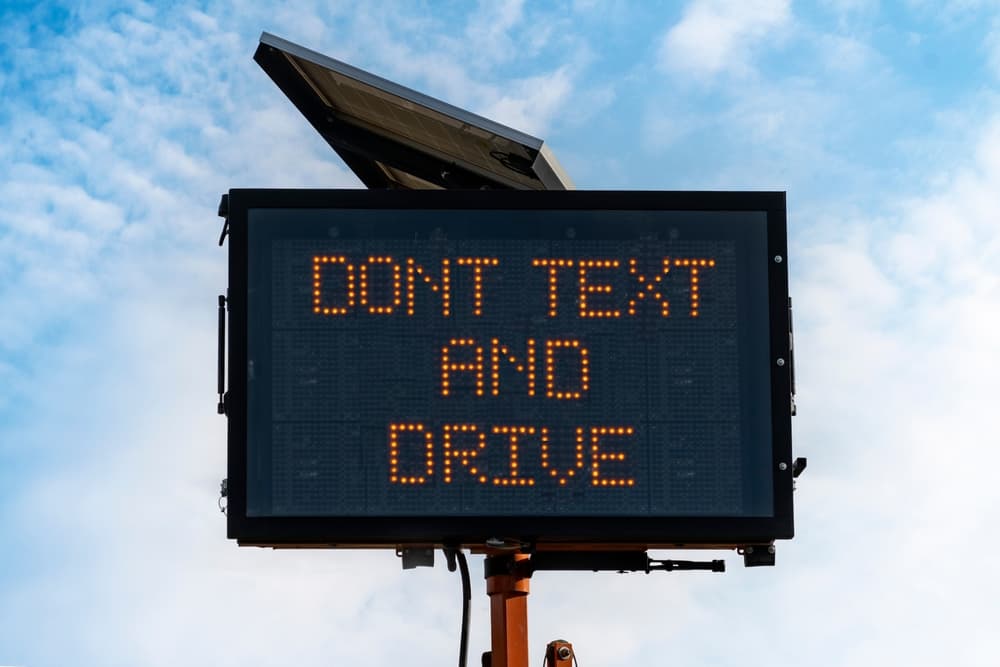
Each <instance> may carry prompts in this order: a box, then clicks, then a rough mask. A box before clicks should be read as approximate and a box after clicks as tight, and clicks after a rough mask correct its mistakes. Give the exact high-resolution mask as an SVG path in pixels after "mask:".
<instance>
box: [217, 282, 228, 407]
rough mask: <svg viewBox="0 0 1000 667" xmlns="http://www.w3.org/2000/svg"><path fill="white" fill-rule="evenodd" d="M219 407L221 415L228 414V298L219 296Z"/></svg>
mask: <svg viewBox="0 0 1000 667" xmlns="http://www.w3.org/2000/svg"><path fill="white" fill-rule="evenodd" d="M218 380H219V386H218V389H219V405H218V406H217V408H216V409H217V410H218V411H219V414H220V415H224V414H226V297H224V296H222V295H221V294H220V295H219V378H218Z"/></svg>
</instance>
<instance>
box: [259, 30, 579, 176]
mask: <svg viewBox="0 0 1000 667" xmlns="http://www.w3.org/2000/svg"><path fill="white" fill-rule="evenodd" d="M254 60H256V61H257V63H258V64H259V65H260V66H261V67H262V68H263V69H264V71H265V72H267V74H268V76H270V77H271V79H272V80H273V81H274V82H275V83H276V84H277V85H278V87H279V88H281V90H282V91H283V92H284V93H285V95H287V96H288V98H289V99H290V100H291V101H292V103H293V104H295V106H296V107H297V108H298V109H299V111H300V112H302V114H303V115H304V116H305V117H306V119H307V120H308V121H309V122H310V123H311V124H312V125H313V127H315V128H316V130H317V131H318V132H319V133H320V134H321V135H322V136H323V138H324V139H325V140H326V141H327V143H328V144H330V146H331V147H332V148H333V149H334V150H335V151H336V152H337V154H338V155H340V156H341V158H343V160H344V162H345V163H346V164H347V165H348V166H349V167H350V168H351V169H352V170H353V171H354V172H355V174H357V175H358V177H359V178H360V179H361V181H362V182H363V183H364V184H365V185H366V186H368V187H369V188H393V189H518V190H568V189H572V188H573V185H572V182H571V181H570V179H569V177H568V176H567V175H566V174H565V172H564V171H563V169H562V167H561V166H560V165H559V162H558V161H557V160H556V158H555V156H554V155H553V154H552V152H551V151H550V150H549V148H548V147H547V146H546V145H545V143H544V142H543V141H542V140H541V139H538V138H536V137H533V136H531V135H529V134H525V133H524V132H520V131H518V130H515V129H513V128H510V127H507V126H505V125H501V124H500V123H497V122H494V121H492V120H489V119H487V118H483V117H482V116H477V115H476V114H473V113H471V112H469V111H466V110H464V109H461V108H459V107H456V106H453V105H450V104H448V103H446V102H442V101H441V100H437V99H435V98H433V97H429V96H427V95H424V94H422V93H419V92H417V91H414V90H411V89H409V88H406V87H404V86H401V85H399V84H397V83H394V82H392V81H389V80H387V79H383V78H380V77H378V76H375V75H374V74H371V73H369V72H365V71H364V70H361V69H358V68H356V67H353V66H351V65H348V64H347V63H343V62H340V61H338V60H334V59H333V58H329V57H327V56H324V55H322V54H320V53H316V52H315V51H310V50H309V49H306V48H304V47H301V46H299V45H297V44H294V43H292V42H289V41H287V40H284V39H281V38H280V37H275V36H274V35H270V34H268V33H264V34H263V35H261V38H260V45H259V46H258V48H257V52H256V53H255V54H254Z"/></svg>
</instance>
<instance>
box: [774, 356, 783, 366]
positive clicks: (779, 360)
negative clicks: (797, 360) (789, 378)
mask: <svg viewBox="0 0 1000 667" xmlns="http://www.w3.org/2000/svg"><path fill="white" fill-rule="evenodd" d="M775 363H776V364H778V365H779V366H784V365H785V360H784V359H782V358H781V357H778V360H777V361H776V362H775Z"/></svg>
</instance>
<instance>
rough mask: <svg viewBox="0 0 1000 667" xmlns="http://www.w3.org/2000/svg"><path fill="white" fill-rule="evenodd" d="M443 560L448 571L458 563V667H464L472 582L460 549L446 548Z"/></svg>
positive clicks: (451, 570)
mask: <svg viewBox="0 0 1000 667" xmlns="http://www.w3.org/2000/svg"><path fill="white" fill-rule="evenodd" d="M444 555H445V558H446V559H447V560H448V570H449V571H450V572H454V571H455V561H458V570H459V574H461V576H462V634H461V636H460V638H459V643H458V667H466V662H467V661H468V656H469V614H470V611H471V608H472V582H471V581H470V579H469V562H468V561H467V560H466V559H465V554H464V553H462V550H461V549H456V548H453V547H446V548H445V550H444Z"/></svg>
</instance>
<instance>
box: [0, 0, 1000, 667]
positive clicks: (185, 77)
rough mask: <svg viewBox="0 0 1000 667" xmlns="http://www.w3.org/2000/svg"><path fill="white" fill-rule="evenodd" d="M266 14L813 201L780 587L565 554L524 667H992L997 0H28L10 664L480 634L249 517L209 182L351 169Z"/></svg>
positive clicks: (14, 334)
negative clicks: (557, 666) (234, 537)
mask: <svg viewBox="0 0 1000 667" xmlns="http://www.w3.org/2000/svg"><path fill="white" fill-rule="evenodd" d="M265 30H266V31H268V32H271V33H274V34H277V35H280V36H282V37H285V38H287V39H290V40H292V41H294V42H297V43H299V44H302V45H304V46H307V47H309V48H312V49H315V50H318V51H320V52H323V53H326V54H328V55H331V56H333V57H336V58H339V59H341V60H344V61H347V62H349V63H351V64H354V65H356V66H358V67H361V68H364V69H367V70H369V71H372V72H374V73H377V74H379V75H382V76H385V77H387V78H390V79H393V80H395V81H398V82H400V83H403V84H405V85H408V86H410V87H412V88H415V89H417V90H421V91H423V92H426V93H429V94H431V95H434V96H436V97H439V98H442V99H444V100H446V101H448V102H451V103H453V104H456V105H458V106H462V107H465V108H469V109H471V110H473V111H475V112H478V113H480V114H483V115H485V116H487V117H490V118H493V119H495V120H497V121H500V122H503V123H506V124H508V125H511V126H513V127H516V128H519V129H521V130H524V131H527V132H530V133H533V134H536V135H538V136H541V137H543V138H544V139H545V140H546V141H547V142H548V143H549V145H550V146H551V147H552V148H553V150H554V151H555V153H556V154H557V155H558V156H559V158H560V160H561V162H562V163H563V166H564V167H565V168H566V170H567V171H568V172H569V173H570V175H571V176H572V177H573V179H574V180H575V182H576V183H577V185H578V186H579V187H581V188H588V189H598V188H615V189H630V188H634V189H678V190H680V189H777V190H786V191H787V192H788V203H789V233H790V248H789V266H790V271H791V290H792V294H793V296H794V298H795V303H796V343H797V365H798V380H799V382H798V389H799V400H798V404H799V416H798V417H797V418H796V419H795V422H794V429H795V448H796V454H797V455H800V456H808V457H809V461H810V466H809V470H808V472H807V473H806V475H805V476H804V477H803V478H801V479H800V483H799V490H798V491H797V493H796V503H797V507H796V514H797V531H798V534H797V537H796V538H795V540H793V541H791V542H787V543H782V544H780V545H779V551H778V563H779V566H778V567H776V568H771V569H753V570H744V569H743V568H742V567H739V566H738V565H739V561H738V559H737V558H736V557H735V555H731V556H730V557H729V558H728V561H729V565H730V572H728V573H727V574H725V575H721V576H720V575H704V576H699V575H691V576H682V575H676V574H674V575H661V576H645V575H632V576H617V575H611V574H606V575H572V574H549V573H543V574H539V575H538V576H536V578H535V579H534V581H533V583H532V587H533V593H532V597H531V602H530V615H531V637H532V639H531V645H532V649H533V651H532V658H531V659H532V661H536V660H537V661H540V660H541V649H542V647H543V646H544V644H545V643H546V642H547V641H548V640H550V639H554V638H557V637H564V638H566V639H568V640H570V641H572V642H573V643H574V645H575V646H576V648H577V651H578V654H579V656H580V661H581V662H582V663H583V664H584V665H595V664H600V665H605V666H607V667H613V666H615V665H626V664H634V663H635V661H642V662H665V661H670V662H674V663H677V664H712V665H742V664H745V663H746V662H747V661H753V662H761V663H764V664H772V665H791V664H803V663H805V664H810V665H817V666H822V667H826V666H831V667H832V666H839V665H852V666H857V665H873V666H874V665H883V664H909V665H938V664H954V665H963V666H964V665H993V664H995V660H996V655H998V654H1000V634H998V633H996V631H995V627H994V626H995V616H996V600H997V599H1000V584H998V578H997V577H996V576H995V575H994V574H993V570H994V567H993V565H994V564H993V562H992V560H991V558H990V557H991V555H992V554H993V553H995V552H996V550H997V548H998V547H1000V538H998V537H997V533H996V527H997V526H998V525H1000V486H998V485H997V483H996V474H997V473H996V471H997V470H998V467H1000V454H998V451H1000V447H998V445H1000V436H998V433H1000V429H998V426H1000V424H998V410H997V399H998V398H1000V380H998V378H1000V343H998V340H1000V336H998V335H997V334H996V331H997V329H998V328H1000V233H998V230H1000V225H998V222H1000V219H998V208H1000V4H998V3H997V2H995V1H993V0H943V1H938V2H931V1H929V0H905V1H900V2H896V3H889V2H879V1H878V0H819V1H817V2H814V3H801V2H791V1H789V0H746V1H744V2H738V1H735V0H686V1H679V2H626V1H624V0H621V1H619V0H609V1H608V2H599V1H597V0H576V1H575V2H574V1H570V0H565V1H564V2H538V3H527V2H525V3H521V2H500V1H496V2H481V3H479V4H478V5H477V4H473V3H471V2H440V3H438V2H431V1H430V0H424V1H423V2H405V3H404V2H400V3H382V2H374V1H368V2H358V3H353V2H343V3H332V2H331V3H322V2H301V3H295V6H294V7H292V6H290V5H281V4H279V5H275V6H264V5H261V4H258V3H252V2H242V1H233V2H221V1H220V2H201V3H169V4H164V5H163V6H159V5H157V4H155V3H139V2H121V3H104V2H90V3H85V4H84V6H83V7H82V8H78V7H75V6H63V5H58V4H53V3H46V2H42V3H36V2H13V3H12V2H10V0H8V1H7V2H6V3H4V4H3V5H2V6H0V100H2V103H0V201H2V205H0V665H23V666H25V667H41V666H48V665H52V666H60V665H69V664H72V665H94V666H116V665H123V666H124V665H129V666H131V665H175V664H192V665H201V664H206V665H207V664H212V665H220V666H222V665H236V664H239V665H276V664H298V665H320V664H324V665H326V664H354V665H381V664H386V663H388V662H390V661H395V660H404V659H405V660H407V661H408V662H409V663H410V664H417V665H431V664H440V663H441V662H443V661H445V662H446V661H451V660H453V659H454V656H455V654H456V652H457V644H458V642H457V634H458V623H459V615H458V611H459V607H458V603H459V583H458V580H457V577H455V575H453V574H450V573H448V572H447V571H446V570H445V569H444V567H443V566H442V565H440V564H439V566H438V567H437V568H435V569H434V570H418V571H416V572H407V573H402V572H401V571H400V570H399V565H398V563H397V561H396V559H395V557H394V556H393V555H391V554H388V553H381V552H375V553H357V552H349V553H348V552H270V551H266V550H256V549H238V548H237V547H236V546H235V545H234V544H232V543H230V542H227V541H226V540H225V537H224V535H225V525H224V517H222V515H221V514H219V512H218V510H217V508H216V500H217V495H218V483H219V480H220V479H221V478H222V477H223V476H224V474H225V452H224V448H225V422H224V419H222V418H220V417H218V416H217V415H215V413H214V410H215V396H214V390H215V379H214V377H215V375H214V374H215V317H216V313H215V298H216V295H217V294H219V293H220V292H221V291H222V290H223V289H224V288H225V285H226V277H225V266H226V254H225V251H224V250H222V249H220V248H218V247H217V246H216V240H217V238H218V233H219V229H220V224H219V220H218V219H217V218H216V215H215V210H216V206H217V204H218V199H219V195H220V194H221V193H222V192H225V191H226V190H228V189H229V188H230V187H352V186H354V185H356V184H357V181H356V180H355V179H354V177H353V176H352V175H351V174H350V173H349V172H348V171H347V170H346V168H345V167H344V166H343V165H342V164H341V163H340V162H339V161H338V160H337V158H336V156H335V155H334V154H333V153H332V152H331V151H330V150H329V148H328V147H327V146H326V145H325V144H324V143H323V142H322V140H321V139H319V137H318V136H315V133H314V132H313V130H312V129H311V128H310V127H309V126H308V124H307V123H306V122H305V121H304V120H303V119H302V118H301V117H300V116H299V115H298V113H297V112H296V111H295V110H294V109H293V108H292V106H291V104H290V103H288V101H287V100H286V99H285V98H284V96H283V95H282V94H281V93H280V91H279V90H278V89H277V88H276V87H275V86H274V85H273V84H272V83H271V81H270V80H269V79H268V78H267V77H266V75H264V74H263V72H262V71H260V69H259V68H258V66H257V65H256V64H255V63H254V62H253V61H252V59H251V56H252V54H253V51H254V49H255V47H256V43H257V39H258V37H259V35H260V33H261V31H265ZM472 567H473V584H474V589H473V601H474V608H473V633H472V640H471V651H470V653H471V655H472V656H478V653H479V652H480V651H482V650H485V649H486V648H487V645H488V630H489V628H488V606H487V598H486V595H485V592H484V590H483V582H482V580H481V578H480V573H481V564H480V562H479V560H478V559H474V561H473V563H472Z"/></svg>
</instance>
